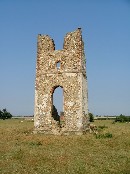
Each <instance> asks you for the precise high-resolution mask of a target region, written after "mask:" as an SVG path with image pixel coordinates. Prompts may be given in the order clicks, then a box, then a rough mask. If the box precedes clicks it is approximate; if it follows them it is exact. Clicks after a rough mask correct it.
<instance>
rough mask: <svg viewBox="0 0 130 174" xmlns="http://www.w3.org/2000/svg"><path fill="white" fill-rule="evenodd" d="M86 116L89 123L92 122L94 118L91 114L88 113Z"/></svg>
mask: <svg viewBox="0 0 130 174" xmlns="http://www.w3.org/2000/svg"><path fill="white" fill-rule="evenodd" d="M88 115H89V121H90V122H94V116H93V114H92V113H89V114H88Z"/></svg>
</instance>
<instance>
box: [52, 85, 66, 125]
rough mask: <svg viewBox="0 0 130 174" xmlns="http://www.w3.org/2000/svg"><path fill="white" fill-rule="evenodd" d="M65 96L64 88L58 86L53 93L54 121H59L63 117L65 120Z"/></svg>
mask: <svg viewBox="0 0 130 174" xmlns="http://www.w3.org/2000/svg"><path fill="white" fill-rule="evenodd" d="M63 103H64V96H63V88H62V87H61V86H56V87H54V88H53V91H52V117H53V118H54V120H56V121H59V122H60V120H61V117H62V119H63V115H64V104H63Z"/></svg>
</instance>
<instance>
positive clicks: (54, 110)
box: [52, 105, 60, 121]
mask: <svg viewBox="0 0 130 174" xmlns="http://www.w3.org/2000/svg"><path fill="white" fill-rule="evenodd" d="M52 117H53V118H54V120H56V121H60V116H59V115H58V111H57V109H56V107H55V106H54V105H53V108H52Z"/></svg>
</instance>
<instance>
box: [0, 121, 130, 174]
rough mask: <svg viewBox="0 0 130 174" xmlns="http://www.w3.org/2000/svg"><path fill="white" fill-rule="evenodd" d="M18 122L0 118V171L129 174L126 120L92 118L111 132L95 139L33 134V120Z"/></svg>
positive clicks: (11, 173) (101, 131) (128, 125)
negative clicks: (123, 121) (96, 119)
mask: <svg viewBox="0 0 130 174" xmlns="http://www.w3.org/2000/svg"><path fill="white" fill-rule="evenodd" d="M21 121H22V120H21V119H12V120H4V121H3V120H0V139H1V141H0V173H1V174H99V173H100V174H108V173H110V174H130V123H116V124H112V121H95V123H94V124H96V125H97V126H100V128H99V134H105V133H111V134H112V138H96V136H95V135H94V134H86V135H82V136H45V135H43V134H35V135H34V134H32V130H33V122H32V121H28V120H23V122H21ZM104 125H105V126H104Z"/></svg>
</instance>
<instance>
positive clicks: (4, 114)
mask: <svg viewBox="0 0 130 174" xmlns="http://www.w3.org/2000/svg"><path fill="white" fill-rule="evenodd" d="M10 118H12V115H11V114H10V113H9V112H8V111H7V109H6V108H5V109H3V110H2V111H1V110H0V119H3V120H5V119H10Z"/></svg>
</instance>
